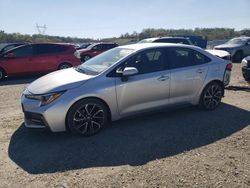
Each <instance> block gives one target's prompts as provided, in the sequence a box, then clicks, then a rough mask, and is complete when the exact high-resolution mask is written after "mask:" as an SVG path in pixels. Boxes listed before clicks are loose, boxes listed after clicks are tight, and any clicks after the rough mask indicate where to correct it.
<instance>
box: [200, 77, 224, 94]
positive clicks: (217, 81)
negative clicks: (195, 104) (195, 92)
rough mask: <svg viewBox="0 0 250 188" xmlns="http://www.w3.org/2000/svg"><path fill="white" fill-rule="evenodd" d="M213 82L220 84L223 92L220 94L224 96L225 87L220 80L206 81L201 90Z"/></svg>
mask: <svg viewBox="0 0 250 188" xmlns="http://www.w3.org/2000/svg"><path fill="white" fill-rule="evenodd" d="M213 82H216V83H218V84H220V86H221V87H222V89H223V93H222V96H224V92H225V91H224V90H225V89H224V88H225V86H224V84H223V82H222V81H220V80H212V81H210V82H208V83H207V85H206V86H205V87H204V88H203V91H204V90H205V88H206V87H207V86H208V85H209V84H211V83H213ZM203 91H202V93H203ZM201 96H202V95H201Z"/></svg>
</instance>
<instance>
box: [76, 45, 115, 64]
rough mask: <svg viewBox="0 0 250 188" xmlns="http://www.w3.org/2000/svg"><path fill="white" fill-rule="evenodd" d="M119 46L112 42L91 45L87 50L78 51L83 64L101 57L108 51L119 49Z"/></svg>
mask: <svg viewBox="0 0 250 188" xmlns="http://www.w3.org/2000/svg"><path fill="white" fill-rule="evenodd" d="M117 46H118V44H116V43H111V42H101V43H94V44H91V45H89V46H88V47H87V48H85V49H81V50H78V51H79V52H80V56H81V62H82V63H83V62H85V61H87V60H89V59H90V58H92V57H95V56H96V55H99V54H101V53H103V52H105V51H107V50H110V49H112V48H115V47H117Z"/></svg>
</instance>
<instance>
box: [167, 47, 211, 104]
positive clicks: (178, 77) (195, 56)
mask: <svg viewBox="0 0 250 188" xmlns="http://www.w3.org/2000/svg"><path fill="white" fill-rule="evenodd" d="M169 58H170V61H171V66H170V69H171V81H170V82H171V83H170V85H171V88H170V97H169V103H170V104H175V103H188V102H190V101H191V100H192V99H193V98H194V97H196V96H197V94H198V92H199V91H200V89H201V87H202V85H203V83H204V80H205V77H206V74H207V72H208V65H207V64H206V63H207V62H209V61H210V59H209V58H208V57H207V56H205V55H203V54H201V53H200V52H198V51H195V50H193V49H190V48H182V47H178V48H175V47H171V48H169Z"/></svg>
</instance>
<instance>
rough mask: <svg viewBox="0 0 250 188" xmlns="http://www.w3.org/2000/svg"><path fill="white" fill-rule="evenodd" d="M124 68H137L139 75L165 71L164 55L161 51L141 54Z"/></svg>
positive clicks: (132, 58) (126, 63)
mask: <svg viewBox="0 0 250 188" xmlns="http://www.w3.org/2000/svg"><path fill="white" fill-rule="evenodd" d="M124 67H135V68H137V69H138V72H139V74H146V73H151V72H157V71H162V70H164V55H163V51H162V50H161V49H155V50H147V51H144V52H140V53H138V54H136V55H134V56H133V57H131V58H130V59H129V60H128V61H127V62H125V64H124Z"/></svg>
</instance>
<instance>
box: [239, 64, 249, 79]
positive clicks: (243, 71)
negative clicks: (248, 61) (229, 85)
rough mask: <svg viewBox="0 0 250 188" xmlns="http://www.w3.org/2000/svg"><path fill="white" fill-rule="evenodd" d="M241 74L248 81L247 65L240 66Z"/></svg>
mask: <svg viewBox="0 0 250 188" xmlns="http://www.w3.org/2000/svg"><path fill="white" fill-rule="evenodd" d="M241 70H242V75H243V77H244V78H245V80H247V81H250V68H248V67H242V69H241Z"/></svg>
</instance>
